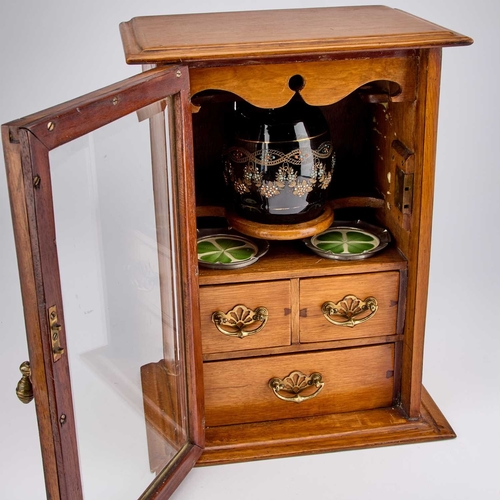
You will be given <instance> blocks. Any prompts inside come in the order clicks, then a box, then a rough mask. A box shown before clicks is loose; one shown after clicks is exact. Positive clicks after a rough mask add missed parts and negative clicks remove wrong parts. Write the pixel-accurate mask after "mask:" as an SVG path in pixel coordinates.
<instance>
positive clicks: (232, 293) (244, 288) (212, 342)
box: [200, 280, 291, 354]
mask: <svg viewBox="0 0 500 500" xmlns="http://www.w3.org/2000/svg"><path fill="white" fill-rule="evenodd" d="M239 304H242V305H244V306H246V307H247V308H249V309H252V310H255V309H256V308H257V307H265V308H266V309H267V310H268V313H269V316H268V320H267V323H266V324H265V326H264V328H263V329H262V330H261V331H260V332H258V333H256V334H255V335H249V336H247V337H243V338H238V337H231V336H227V335H225V334H223V333H221V332H220V331H219V330H218V329H217V327H216V326H215V324H214V323H213V321H212V314H213V313H214V312H216V311H222V312H223V313H224V314H226V313H228V312H229V311H230V310H232V309H233V308H234V307H235V306H237V305H239ZM200 316H201V331H202V345H203V353H204V354H209V353H217V352H230V351H242V350H243V351H244V350H247V349H259V348H264V347H274V346H286V345H290V331H291V328H290V320H291V296H290V282H289V281H288V280H284V281H273V282H264V283H250V284H241V285H223V286H202V287H200ZM260 324H261V323H260V322H256V323H255V326H252V325H249V326H248V327H247V328H246V330H252V329H255V328H257V326H260ZM222 327H224V326H223V325H222Z"/></svg>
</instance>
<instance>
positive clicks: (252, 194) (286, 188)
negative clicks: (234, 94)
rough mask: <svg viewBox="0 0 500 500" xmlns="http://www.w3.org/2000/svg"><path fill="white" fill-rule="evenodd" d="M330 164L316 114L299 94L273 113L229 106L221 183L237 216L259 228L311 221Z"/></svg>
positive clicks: (326, 184)
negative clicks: (230, 134)
mask: <svg viewBox="0 0 500 500" xmlns="http://www.w3.org/2000/svg"><path fill="white" fill-rule="evenodd" d="M334 164H335V154H334V152H333V147H332V142H331V138H330V133H329V131H328V125H327V123H326V120H325V118H324V116H323V114H322V112H321V110H320V109H319V108H316V107H313V106H309V105H308V104H306V103H305V102H304V101H303V100H302V99H301V97H300V96H299V95H297V96H296V97H295V98H293V99H292V100H291V101H290V102H289V103H288V104H287V105H285V106H283V107H282V108H276V109H261V108H256V107H254V106H251V105H250V104H248V103H236V104H235V120H234V135H233V139H232V143H231V145H230V146H229V148H228V149H227V151H226V154H225V163H224V178H225V180H226V184H227V185H228V187H229V189H230V192H231V198H232V201H233V209H234V210H235V211H236V213H238V214H239V215H240V216H242V217H244V218H246V219H249V220H252V221H256V222H260V223H265V224H266V223H267V224H297V223H303V222H307V221H311V220H313V219H315V218H317V217H318V216H319V215H321V213H322V212H323V208H324V205H325V202H326V200H327V191H328V187H329V185H330V182H331V180H332V173H333V168H334Z"/></svg>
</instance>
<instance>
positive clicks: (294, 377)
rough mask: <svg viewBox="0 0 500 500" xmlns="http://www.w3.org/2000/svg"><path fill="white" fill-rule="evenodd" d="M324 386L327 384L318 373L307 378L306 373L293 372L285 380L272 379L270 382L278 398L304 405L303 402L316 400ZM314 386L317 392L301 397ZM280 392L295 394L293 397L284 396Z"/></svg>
mask: <svg viewBox="0 0 500 500" xmlns="http://www.w3.org/2000/svg"><path fill="white" fill-rule="evenodd" d="M324 385H325V383H324V382H323V377H322V376H321V373H317V372H314V373H311V375H309V376H307V375H306V374H305V373H302V372H299V371H293V372H292V373H290V375H288V376H287V377H285V378H284V379H281V378H272V379H271V380H270V381H269V387H270V388H271V389H272V390H273V392H274V395H275V396H276V397H277V398H279V399H282V400H283V401H288V402H292V403H302V401H307V400H308V399H312V398H315V397H316V396H317V395H318V394H319V393H320V392H321V391H322V389H323V387H324ZM313 386H314V387H316V388H317V390H316V391H315V392H313V393H312V394H309V395H308V396H301V395H300V393H301V392H302V391H304V390H305V389H308V388H310V387H313ZM280 391H283V392H287V393H289V394H293V396H283V395H281V394H280Z"/></svg>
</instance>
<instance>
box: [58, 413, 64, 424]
mask: <svg viewBox="0 0 500 500" xmlns="http://www.w3.org/2000/svg"><path fill="white" fill-rule="evenodd" d="M59 423H60V424H61V425H64V424H65V423H66V415H65V414H64V413H63V414H62V415H61V416H60V417H59Z"/></svg>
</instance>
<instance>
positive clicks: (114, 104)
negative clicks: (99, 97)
mask: <svg viewBox="0 0 500 500" xmlns="http://www.w3.org/2000/svg"><path fill="white" fill-rule="evenodd" d="M117 104H118V97H113V106H116V105H117Z"/></svg>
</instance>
